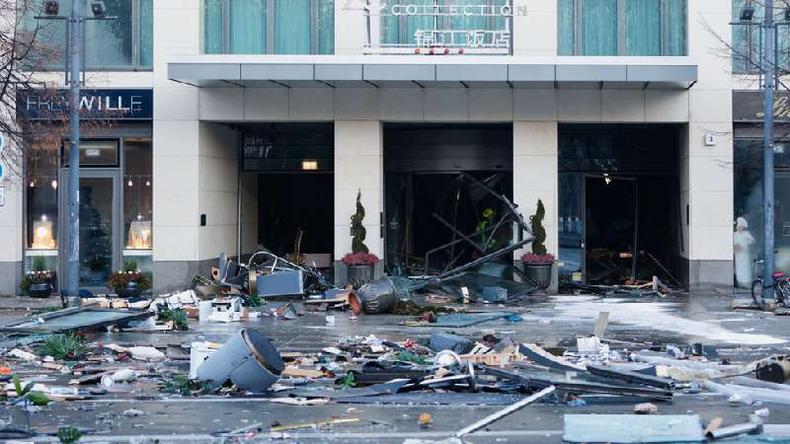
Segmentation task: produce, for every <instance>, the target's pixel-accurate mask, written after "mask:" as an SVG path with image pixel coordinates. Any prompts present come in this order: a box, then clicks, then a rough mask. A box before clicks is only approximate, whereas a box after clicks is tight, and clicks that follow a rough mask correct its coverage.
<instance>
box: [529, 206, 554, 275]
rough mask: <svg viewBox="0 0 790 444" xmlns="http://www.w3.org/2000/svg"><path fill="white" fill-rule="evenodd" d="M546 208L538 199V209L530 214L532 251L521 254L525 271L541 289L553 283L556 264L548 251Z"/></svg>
mask: <svg viewBox="0 0 790 444" xmlns="http://www.w3.org/2000/svg"><path fill="white" fill-rule="evenodd" d="M544 217H546V209H545V208H544V207H543V201H541V200H540V199H538V209H537V211H536V212H535V214H534V215H532V216H530V218H529V223H530V228H531V230H532V237H533V239H532V253H527V254H525V255H523V256H521V263H522V264H523V265H524V273H525V274H526V275H527V277H528V278H530V279H531V280H532V281H533V282H534V283H535V285H537V286H538V289H539V290H545V289H547V288H549V286H550V285H551V270H552V267H553V266H554V256H553V255H551V254H548V253H547V252H546V245H545V244H544V242H546V229H545V228H543V218H544Z"/></svg>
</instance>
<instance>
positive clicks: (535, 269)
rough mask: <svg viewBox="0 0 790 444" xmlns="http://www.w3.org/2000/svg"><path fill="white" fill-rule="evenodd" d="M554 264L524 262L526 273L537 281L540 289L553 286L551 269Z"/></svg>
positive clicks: (536, 283)
mask: <svg viewBox="0 0 790 444" xmlns="http://www.w3.org/2000/svg"><path fill="white" fill-rule="evenodd" d="M553 266H554V264H524V274H526V275H527V276H528V277H529V278H530V279H532V280H533V281H534V282H535V285H537V286H538V290H546V289H548V288H549V287H550V286H551V269H552V267H553Z"/></svg>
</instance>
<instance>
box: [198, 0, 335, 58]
mask: <svg viewBox="0 0 790 444" xmlns="http://www.w3.org/2000/svg"><path fill="white" fill-rule="evenodd" d="M203 50H204V52H205V53H206V54H333V53H334V52H335V2H334V0H203Z"/></svg>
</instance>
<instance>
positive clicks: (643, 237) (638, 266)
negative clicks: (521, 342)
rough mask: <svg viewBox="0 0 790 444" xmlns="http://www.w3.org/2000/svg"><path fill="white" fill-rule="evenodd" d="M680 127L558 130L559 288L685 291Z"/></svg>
mask: <svg viewBox="0 0 790 444" xmlns="http://www.w3.org/2000/svg"><path fill="white" fill-rule="evenodd" d="M680 129H681V127H680V126H679V125H560V133H559V140H560V146H559V151H560V155H559V189H558V191H559V213H558V231H559V278H560V286H561V287H572V286H573V285H577V284H601V285H616V284H624V283H627V282H635V281H649V280H651V279H652V278H653V276H657V277H658V278H659V279H661V280H662V281H664V282H667V283H671V284H673V285H679V286H681V285H684V283H683V282H681V280H682V277H681V276H682V274H681V273H680V270H682V268H683V263H682V260H681V258H680V254H681V252H682V248H683V242H682V236H683V233H682V231H681V228H682V225H681V224H682V220H684V218H685V216H684V214H683V211H682V210H681V207H680V182H679V176H678V164H679V160H678V154H679V146H680V134H681V132H680Z"/></svg>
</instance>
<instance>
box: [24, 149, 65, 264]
mask: <svg viewBox="0 0 790 444" xmlns="http://www.w3.org/2000/svg"><path fill="white" fill-rule="evenodd" d="M57 153H58V149H57V148H56V147H52V146H51V145H50V146H44V145H31V146H30V149H29V150H28V152H27V156H26V158H27V167H26V176H25V179H26V180H25V184H26V186H27V193H26V199H27V201H26V205H27V211H26V213H27V215H26V216H27V224H26V231H27V235H26V239H27V242H26V244H27V248H29V249H31V250H57V248H58V186H59V184H58V156H57Z"/></svg>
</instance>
